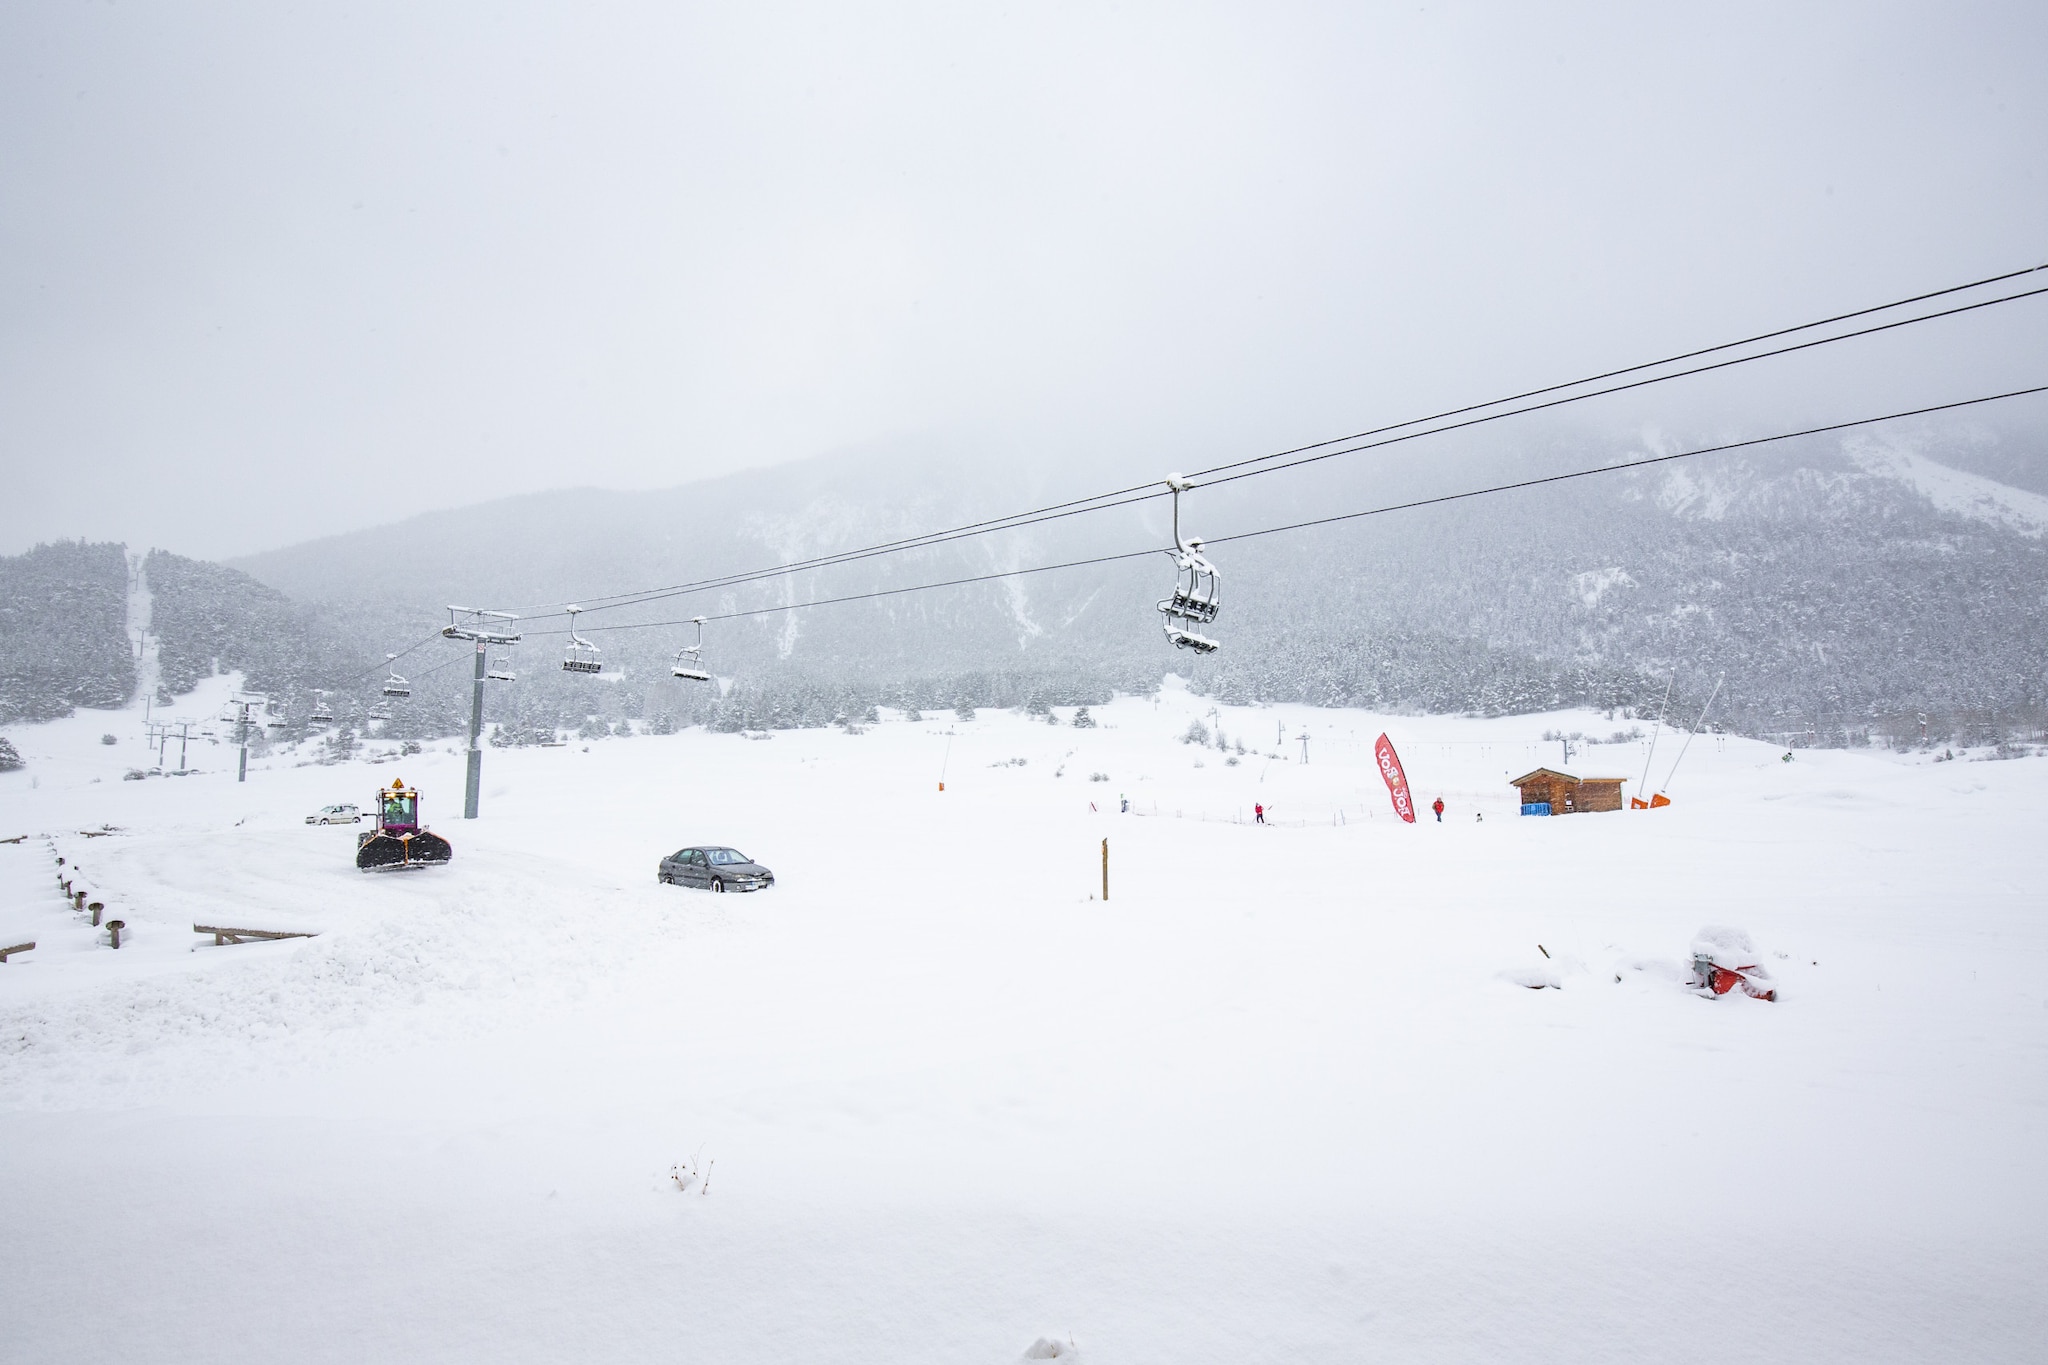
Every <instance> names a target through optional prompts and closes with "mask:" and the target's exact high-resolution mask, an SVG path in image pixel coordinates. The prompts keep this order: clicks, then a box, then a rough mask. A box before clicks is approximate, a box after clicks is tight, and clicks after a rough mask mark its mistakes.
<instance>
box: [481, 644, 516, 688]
mask: <svg viewBox="0 0 2048 1365" xmlns="http://www.w3.org/2000/svg"><path fill="white" fill-rule="evenodd" d="M484 676H485V677H486V678H489V679H491V680H492V681H494V682H517V681H519V675H518V674H517V673H515V672H514V671H513V670H512V653H511V651H510V650H500V651H498V652H497V653H496V654H493V655H492V656H491V662H490V666H489V667H488V668H486V669H484Z"/></svg>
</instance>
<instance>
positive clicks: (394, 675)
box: [384, 654, 412, 697]
mask: <svg viewBox="0 0 2048 1365" xmlns="http://www.w3.org/2000/svg"><path fill="white" fill-rule="evenodd" d="M397 662H398V656H397V655H396V654H386V655H385V656H384V671H385V672H386V673H388V674H390V676H389V677H387V678H385V679H384V695H385V696H387V697H409V696H411V695H412V684H411V683H409V682H407V681H406V680H405V679H403V678H401V677H399V676H398V669H397V668H395V667H394V666H393V665H395V664H396V663H397Z"/></svg>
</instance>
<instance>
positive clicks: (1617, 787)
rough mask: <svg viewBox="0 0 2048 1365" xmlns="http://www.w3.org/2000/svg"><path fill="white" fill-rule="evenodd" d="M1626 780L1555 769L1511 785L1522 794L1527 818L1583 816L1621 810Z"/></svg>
mask: <svg viewBox="0 0 2048 1365" xmlns="http://www.w3.org/2000/svg"><path fill="white" fill-rule="evenodd" d="M1626 781H1628V779H1627V778H1625V777H1573V776H1572V775H1571V774H1570V773H1561V772H1559V771H1558V770H1557V769H1555V768H1538V769H1537V770H1536V771H1535V772H1533V773H1524V774H1523V775H1522V776H1520V777H1518V778H1515V779H1514V780H1513V781H1512V782H1510V783H1508V785H1509V786H1511V787H1514V788H1516V789H1518V790H1519V791H1520V792H1521V793H1522V814H1524V815H1582V814H1584V813H1585V812H1587V811H1595V810H1620V809H1621V804H1622V803H1621V784H1622V783H1624V782H1626Z"/></svg>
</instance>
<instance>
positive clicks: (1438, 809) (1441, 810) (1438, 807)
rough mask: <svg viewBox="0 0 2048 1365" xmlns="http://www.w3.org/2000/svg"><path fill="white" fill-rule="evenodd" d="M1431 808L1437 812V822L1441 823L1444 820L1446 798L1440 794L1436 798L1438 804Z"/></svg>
mask: <svg viewBox="0 0 2048 1365" xmlns="http://www.w3.org/2000/svg"><path fill="white" fill-rule="evenodd" d="M1430 809H1431V810H1433V811H1435V812H1436V822H1437V823H1438V824H1439V825H1441V824H1442V823H1443V822H1444V799H1443V798H1442V797H1441V796H1439V797H1438V798H1437V799H1436V804H1435V805H1433V806H1431V807H1430Z"/></svg>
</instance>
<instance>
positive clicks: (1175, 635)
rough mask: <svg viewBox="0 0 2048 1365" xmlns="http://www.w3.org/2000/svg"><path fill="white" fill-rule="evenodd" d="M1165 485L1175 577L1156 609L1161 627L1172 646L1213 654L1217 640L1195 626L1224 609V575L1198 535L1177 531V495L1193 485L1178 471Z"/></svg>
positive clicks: (1202, 623)
mask: <svg viewBox="0 0 2048 1365" xmlns="http://www.w3.org/2000/svg"><path fill="white" fill-rule="evenodd" d="M1166 486H1167V487H1168V488H1169V489H1171V490H1172V492H1173V544H1174V548H1173V549H1172V550H1169V551H1168V552H1167V553H1168V554H1170V555H1172V556H1173V562H1174V566H1175V569H1176V576H1175V578H1174V583H1173V596H1171V597H1169V598H1166V599H1165V600H1164V601H1162V602H1160V603H1159V612H1160V615H1161V616H1162V617H1163V618H1164V619H1163V620H1162V621H1161V623H1160V624H1161V628H1162V629H1164V630H1165V631H1166V638H1167V639H1169V640H1171V641H1172V642H1173V647H1174V648H1175V649H1192V650H1194V651H1195V653H1197V654H1213V653H1215V652H1216V650H1217V648H1218V647H1219V643H1220V642H1218V641H1216V640H1212V639H1210V638H1209V637H1208V636H1206V635H1204V634H1202V633H1201V631H1199V630H1197V629H1196V627H1197V626H1206V625H1208V624H1209V623H1210V622H1212V621H1214V620H1215V619H1216V615H1217V613H1218V612H1220V611H1221V610H1222V609H1223V597H1222V577H1223V576H1222V575H1221V574H1219V573H1217V572H1216V566H1215V565H1214V564H1211V563H1210V562H1209V561H1208V559H1207V557H1205V556H1204V555H1203V554H1202V541H1201V538H1200V537H1199V536H1189V537H1186V538H1185V539H1183V538H1182V536H1181V533H1180V495H1181V494H1182V493H1185V492H1186V491H1188V489H1190V488H1192V487H1193V486H1194V485H1193V484H1191V483H1189V482H1188V481H1187V480H1186V479H1183V478H1182V477H1181V476H1180V475H1178V474H1169V475H1167V476H1166Z"/></svg>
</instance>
